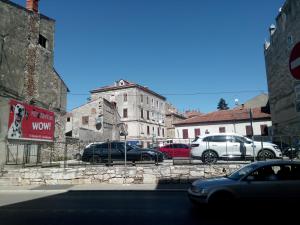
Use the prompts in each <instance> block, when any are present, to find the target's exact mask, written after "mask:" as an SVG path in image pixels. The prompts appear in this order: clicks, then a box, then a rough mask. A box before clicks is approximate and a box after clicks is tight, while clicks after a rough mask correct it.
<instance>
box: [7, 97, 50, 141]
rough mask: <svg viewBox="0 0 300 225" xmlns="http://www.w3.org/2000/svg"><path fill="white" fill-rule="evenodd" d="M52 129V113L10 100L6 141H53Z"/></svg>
mask: <svg viewBox="0 0 300 225" xmlns="http://www.w3.org/2000/svg"><path fill="white" fill-rule="evenodd" d="M54 128H55V116H54V113H53V112H51V111H48V110H45V109H41V108H38V107H36V106H32V105H28V104H26V103H22V102H18V101H15V100H10V113H9V122H8V135H7V137H8V139H19V140H37V141H53V140H54Z"/></svg>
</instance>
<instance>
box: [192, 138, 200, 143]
mask: <svg viewBox="0 0 300 225" xmlns="http://www.w3.org/2000/svg"><path fill="white" fill-rule="evenodd" d="M199 138H200V137H195V139H194V140H193V141H192V142H196V141H198V140H199Z"/></svg>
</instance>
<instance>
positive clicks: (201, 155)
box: [191, 133, 282, 163]
mask: <svg viewBox="0 0 300 225" xmlns="http://www.w3.org/2000/svg"><path fill="white" fill-rule="evenodd" d="M253 153H254V156H255V157H256V158H257V159H258V160H265V159H274V158H280V157H282V154H281V150H280V149H279V147H278V146H277V145H275V144H272V143H268V142H257V141H254V142H253V141H252V140H251V139H248V138H245V137H243V136H240V135H238V134H235V133H232V134H229V133H222V134H209V135H205V136H200V137H197V138H196V139H195V140H194V141H193V142H192V150H191V155H192V158H195V159H201V160H202V162H204V163H215V162H217V160H218V159H247V158H248V159H252V158H253Z"/></svg>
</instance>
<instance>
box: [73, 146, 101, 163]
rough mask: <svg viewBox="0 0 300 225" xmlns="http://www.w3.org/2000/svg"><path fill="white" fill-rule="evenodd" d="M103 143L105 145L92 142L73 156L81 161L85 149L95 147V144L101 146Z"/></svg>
mask: <svg viewBox="0 0 300 225" xmlns="http://www.w3.org/2000/svg"><path fill="white" fill-rule="evenodd" d="M101 143H103V142H91V143H89V144H88V145H86V146H85V147H84V148H82V149H79V151H76V152H75V153H74V154H73V158H74V159H76V160H81V158H82V154H83V151H84V149H86V148H88V147H90V146H91V145H94V144H101Z"/></svg>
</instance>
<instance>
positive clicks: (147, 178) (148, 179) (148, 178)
mask: <svg viewBox="0 0 300 225" xmlns="http://www.w3.org/2000/svg"><path fill="white" fill-rule="evenodd" d="M143 183H144V184H156V183H157V177H156V176H155V175H152V174H144V176H143Z"/></svg>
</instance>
